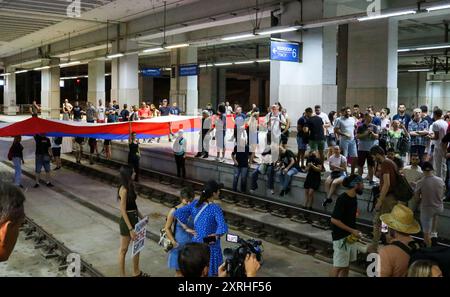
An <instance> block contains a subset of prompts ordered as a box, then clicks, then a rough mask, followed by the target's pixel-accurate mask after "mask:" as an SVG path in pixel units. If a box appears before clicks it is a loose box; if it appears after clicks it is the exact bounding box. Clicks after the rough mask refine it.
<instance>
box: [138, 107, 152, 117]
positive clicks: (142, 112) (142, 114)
mask: <svg viewBox="0 0 450 297" xmlns="http://www.w3.org/2000/svg"><path fill="white" fill-rule="evenodd" d="M138 114H139V118H144V119H145V118H149V117H150V108H149V107H145V108H142V107H141V108H139V111H138Z"/></svg>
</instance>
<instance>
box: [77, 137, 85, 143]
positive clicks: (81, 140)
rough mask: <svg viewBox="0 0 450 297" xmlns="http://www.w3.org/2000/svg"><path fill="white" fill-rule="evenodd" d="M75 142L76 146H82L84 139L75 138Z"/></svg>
mask: <svg viewBox="0 0 450 297" xmlns="http://www.w3.org/2000/svg"><path fill="white" fill-rule="evenodd" d="M75 142H76V143H78V144H83V142H84V138H83V137H75Z"/></svg>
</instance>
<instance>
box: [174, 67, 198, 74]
mask: <svg viewBox="0 0 450 297" xmlns="http://www.w3.org/2000/svg"><path fill="white" fill-rule="evenodd" d="M198 70H199V68H198V64H188V65H180V67H179V68H178V76H196V75H198Z"/></svg>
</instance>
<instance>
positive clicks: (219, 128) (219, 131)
mask: <svg viewBox="0 0 450 297" xmlns="http://www.w3.org/2000/svg"><path fill="white" fill-rule="evenodd" d="M214 126H215V129H216V148H217V157H216V161H217V162H221V163H223V162H225V149H226V145H225V132H226V131H227V115H226V110H225V106H224V105H219V107H218V110H217V115H216V119H215V122H214ZM220 154H222V158H220Z"/></svg>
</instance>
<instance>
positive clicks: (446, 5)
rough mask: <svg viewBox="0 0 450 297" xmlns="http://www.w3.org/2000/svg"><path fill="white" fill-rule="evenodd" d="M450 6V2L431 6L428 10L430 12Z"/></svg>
mask: <svg viewBox="0 0 450 297" xmlns="http://www.w3.org/2000/svg"><path fill="white" fill-rule="evenodd" d="M448 8H450V4H445V5H438V6H434V7H429V8H427V11H428V12H430V11H435V10H441V9H448Z"/></svg>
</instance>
